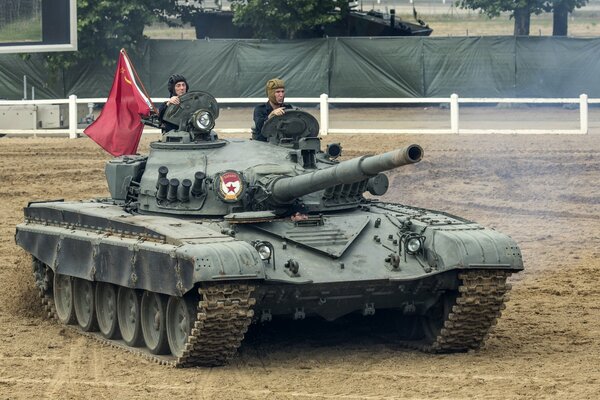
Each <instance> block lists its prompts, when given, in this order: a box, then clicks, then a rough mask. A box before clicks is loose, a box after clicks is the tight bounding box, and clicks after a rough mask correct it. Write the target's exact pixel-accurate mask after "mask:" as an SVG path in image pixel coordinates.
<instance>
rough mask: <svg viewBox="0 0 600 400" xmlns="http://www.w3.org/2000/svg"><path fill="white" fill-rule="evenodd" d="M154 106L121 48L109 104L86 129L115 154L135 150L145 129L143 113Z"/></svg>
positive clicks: (132, 152) (92, 136)
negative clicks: (137, 80)
mask: <svg viewBox="0 0 600 400" xmlns="http://www.w3.org/2000/svg"><path fill="white" fill-rule="evenodd" d="M151 110H153V106H152V103H151V102H150V99H148V97H147V96H146V95H145V94H144V93H143V92H142V91H141V90H140V88H139V86H138V84H137V82H136V80H135V74H134V73H133V68H132V66H131V61H129V58H128V57H127V54H126V53H125V50H121V52H120V54H119V63H118V65H117V71H116V72H115V79H114V80H113V84H112V88H111V89H110V93H109V95H108V99H107V101H106V104H105V105H104V108H103V109H102V112H101V113H100V116H98V119H97V120H96V121H94V122H93V123H92V124H91V125H90V126H88V127H87V128H86V129H85V130H84V131H83V133H85V134H86V135H88V136H89V137H90V138H91V139H92V140H93V141H94V142H96V143H98V144H99V145H100V146H102V148H103V149H104V150H106V151H107V152H109V153H110V154H112V155H113V156H115V157H116V156H122V155H124V154H135V153H136V152H137V147H138V144H139V142H140V138H141V137H142V130H143V129H144V125H143V124H142V121H141V119H140V115H144V116H147V115H148V114H149V113H150V111H151Z"/></svg>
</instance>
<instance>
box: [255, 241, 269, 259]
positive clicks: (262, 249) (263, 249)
mask: <svg viewBox="0 0 600 400" xmlns="http://www.w3.org/2000/svg"><path fill="white" fill-rule="evenodd" d="M272 247H273V246H272V245H271V243H267V242H259V243H256V244H255V245H254V248H255V249H256V251H258V256H259V257H260V259H261V260H263V261H267V260H269V259H271V256H272V255H273V250H272Z"/></svg>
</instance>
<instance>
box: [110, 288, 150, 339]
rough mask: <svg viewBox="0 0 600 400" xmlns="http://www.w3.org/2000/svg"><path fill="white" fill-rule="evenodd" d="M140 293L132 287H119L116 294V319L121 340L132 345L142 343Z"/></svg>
mask: <svg viewBox="0 0 600 400" xmlns="http://www.w3.org/2000/svg"><path fill="white" fill-rule="evenodd" d="M140 298H141V295H140V293H139V292H138V291H136V290H134V289H129V288H126V287H120V288H119V292H118V294H117V319H118V321H119V330H120V331H121V337H122V338H123V341H124V342H125V343H127V344H128V345H129V346H132V347H139V346H141V345H143V344H144V338H143V336H142V326H141V324H140V322H141V321H140V320H141V315H140Z"/></svg>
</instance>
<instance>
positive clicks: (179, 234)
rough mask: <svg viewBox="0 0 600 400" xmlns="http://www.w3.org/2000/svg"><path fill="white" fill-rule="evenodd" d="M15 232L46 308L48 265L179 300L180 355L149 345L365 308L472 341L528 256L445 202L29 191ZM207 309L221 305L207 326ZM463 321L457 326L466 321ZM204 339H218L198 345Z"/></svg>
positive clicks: (192, 347)
mask: <svg viewBox="0 0 600 400" xmlns="http://www.w3.org/2000/svg"><path fill="white" fill-rule="evenodd" d="M350 217H352V218H350ZM399 230H400V232H403V231H404V234H405V236H406V234H407V233H410V235H415V234H417V233H418V234H419V235H420V236H419V237H420V238H422V239H421V240H422V243H423V246H424V249H423V250H422V251H421V252H420V253H419V254H416V255H415V254H412V255H411V254H408V253H407V251H406V249H405V248H404V247H403V246H405V244H404V242H403V240H404V239H403V237H402V235H399V234H398V232H399ZM410 235H409V236H410ZM15 239H16V242H17V244H19V245H20V246H21V247H23V248H24V249H25V250H26V251H27V252H28V253H30V254H31V255H32V256H33V258H34V260H35V262H34V266H35V265H37V266H38V267H37V270H36V269H35V268H34V272H35V274H36V284H37V285H38V287H39V288H40V290H41V293H42V297H43V298H44V299H45V300H44V301H45V302H46V304H47V305H48V307H49V311H51V314H54V312H55V311H54V310H55V307H54V301H55V300H54V296H55V295H56V288H53V287H52V284H48V281H51V280H52V278H51V277H49V276H50V275H51V276H66V277H69V279H71V280H72V281H73V282H81V281H87V282H92V283H93V285H99V284H109V285H113V286H114V287H115V288H126V289H133V290H134V291H135V292H136V293H138V294H139V295H140V297H141V296H142V294H143V293H156V294H158V295H160V296H163V297H164V298H165V299H167V298H168V299H185V301H187V302H188V303H186V304H191V306H190V307H191V308H193V311H192V312H191V313H190V315H194V314H196V318H195V321H193V323H192V325H191V326H190V333H191V335H189V336H190V337H191V338H192V340H196V341H197V342H195V343H190V344H187V342H186V343H185V346H184V347H186V346H187V347H186V348H189V351H188V352H187V353H185V354H179V355H177V356H174V355H166V356H159V355H152V357H153V358H154V359H155V360H157V361H159V362H164V363H172V364H174V365H177V366H191V365H220V364H223V363H226V362H227V361H228V360H229V359H230V358H231V357H233V355H234V354H235V350H236V349H237V346H239V345H240V343H241V341H242V339H243V336H244V332H245V331H246V329H247V328H248V326H249V324H250V323H251V322H267V321H270V320H271V319H272V318H274V317H275V318H276V317H284V318H291V319H303V318H305V317H307V316H312V315H315V316H319V317H322V318H325V319H327V320H335V319H337V318H340V317H342V316H344V315H347V314H351V313H360V314H362V315H364V316H366V317H368V316H370V315H373V314H374V313H376V312H377V310H394V312H396V313H397V314H398V315H399V316H400V317H406V316H408V317H416V318H417V319H418V320H423V319H425V320H431V319H436V320H437V321H438V325H439V324H440V323H441V325H439V326H437V328H434V330H435V331H436V333H434V334H432V335H430V337H429V340H426V341H424V342H422V341H410V342H407V343H408V345H411V346H412V345H414V346H419V348H421V349H426V350H427V349H428V350H435V351H464V350H468V349H470V348H475V347H478V346H479V345H481V343H482V342H483V339H484V337H485V334H486V333H487V331H488V329H489V328H490V327H491V325H492V324H493V323H494V321H495V319H496V318H497V317H498V316H499V313H500V310H501V308H502V303H503V301H504V293H505V292H506V291H507V290H508V286H507V285H506V283H505V281H506V278H507V277H508V276H509V275H510V274H511V273H513V272H517V271H520V270H521V269H522V268H523V263H522V259H521V255H520V253H519V249H518V247H517V246H516V244H515V243H514V242H513V241H512V240H511V239H510V238H509V237H507V236H505V235H502V234H500V233H497V232H496V231H494V230H491V229H487V228H484V227H482V226H480V225H479V224H476V223H473V222H470V221H466V220H464V219H461V218H458V217H454V216H451V215H448V214H443V213H439V212H434V211H430V210H425V209H419V208H412V207H406V206H402V205H398V204H386V203H378V202H373V203H368V204H365V205H364V206H362V207H360V208H359V209H356V210H349V211H345V212H339V213H330V214H327V215H320V216H318V217H312V218H309V219H307V220H303V221H293V220H292V219H290V218H273V219H270V220H266V221H261V222H252V223H237V222H232V221H230V220H227V219H223V218H215V219H208V218H203V219H193V218H188V219H182V218H173V217H166V216H160V215H140V214H132V213H129V212H126V211H125V210H124V209H123V207H122V205H121V204H119V203H116V202H113V201H102V200H98V201H92V202H47V203H35V204H30V205H29V206H28V207H27V208H26V209H25V222H24V223H23V224H20V225H18V226H17V231H16V235H15ZM256 243H267V244H268V245H269V246H270V248H271V250H272V254H271V257H270V258H269V259H268V260H262V259H261V258H260V257H259V255H258V253H257V251H256V249H255V245H256ZM394 255H397V257H394ZM94 287H95V286H94ZM209 293H214V294H213V295H209ZM231 293H234V295H233V297H232V295H231ZM240 293H241V294H240ZM210 296H216V300H214V302H213V303H211V302H210V301H208V300H207V299H208V298H210ZM449 296H450V297H451V302H452V305H453V307H454V308H453V310H454V311H456V312H458V313H459V314H460V315H458V316H453V317H452V319H461V318H462V319H463V320H464V321H463V323H462V325H461V326H462V327H460V328H456V329H460V330H461V331H460V332H454V333H453V331H452V329H450V327H445V326H444V325H445V324H446V323H451V321H450V317H449V315H450V314H451V312H450V311H446V312H445V313H444V312H442V314H441V315H436V316H435V318H434V317H431V316H428V314H430V313H431V310H433V309H439V308H440V307H442V306H443V305H444V304H445V302H447V301H448V300H447V298H448V297H449ZM232 299H233V300H232ZM74 301H75V302H77V300H76V298H74ZM461 302H462V303H461ZM211 304H213V306H214V309H211V308H210V307H212V306H211ZM217 304H218V305H217ZM469 304H470V305H469ZM461 307H463V308H461ZM465 307H466V308H465ZM469 307H479V309H478V310H475V311H473V310H472V309H471V308H469ZM451 308H452V307H451ZM439 312H440V311H438V313H439ZM211 313H217V314H215V316H214V320H213V321H212V323H213V325H214V326H213V328H212V329H213V331H210V326H211V325H210V322H211V318H212V317H210V316H211ZM219 313H221V314H219ZM482 316H484V317H483V318H484V321H483V322H482V321H481V318H482ZM223 320H226V321H229V322H227V324H229V325H226V326H227V327H228V328H227V329H226V330H227V332H229V333H228V335H223V329H224V328H223V324H224V323H223ZM440 320H441V322H439V321H440ZM231 321H234V322H231ZM422 324H423V323H422V322H419V326H421V325H422ZM426 325H427V324H426ZM471 325H472V326H473V327H471V328H469V329H468V331H469V332H470V333H469V334H468V335H465V333H464V332H463V331H462V329H465V328H464V327H465V326H467V327H468V326H471ZM443 327H444V328H445V329H442V328H443ZM194 332H195V334H194ZM441 332H445V334H446V335H450V336H451V337H450V339H451V340H450V342H451V343H454V342H453V341H455V339H456V338H455V337H454V336H457V337H460V338H461V339H460V340H458V342H457V343H454V344H452V345H449V344H448V343H447V342H448V340H449V339H448V338H446V337H443V335H442V334H441ZM88 334H92V333H88ZM203 334H205V335H207V337H205V338H203V336H202V335H203ZM96 336H98V337H100V335H98V334H96ZM421 336H422V335H421ZM198 337H200V339H198ZM100 338H101V337H100ZM465 338H466V339H465ZM101 339H102V340H107V339H106V338H101ZM188 340H189V339H188ZM442 342H443V343H442ZM111 343H116V342H114V341H111ZM207 343H211V346H213V347H215V348H216V349H217V350H215V351H212V352H211V351H207V350H206V349H207ZM423 343H425V344H423ZM127 347H128V348H129V349H130V350H131V348H132V347H131V346H127ZM208 347H209V348H210V346H208ZM136 351H141V350H136ZM146 353H147V351H146Z"/></svg>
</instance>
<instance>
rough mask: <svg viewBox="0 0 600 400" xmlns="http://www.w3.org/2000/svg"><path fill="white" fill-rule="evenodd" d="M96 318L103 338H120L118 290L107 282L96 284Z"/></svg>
mask: <svg viewBox="0 0 600 400" xmlns="http://www.w3.org/2000/svg"><path fill="white" fill-rule="evenodd" d="M95 303H96V318H97V319H98V328H99V330H100V333H101V334H102V336H104V337H105V338H107V339H118V338H119V337H120V332H119V325H118V323H117V289H116V288H115V286H114V285H112V284H110V283H105V282H98V283H97V284H96V302H95Z"/></svg>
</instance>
